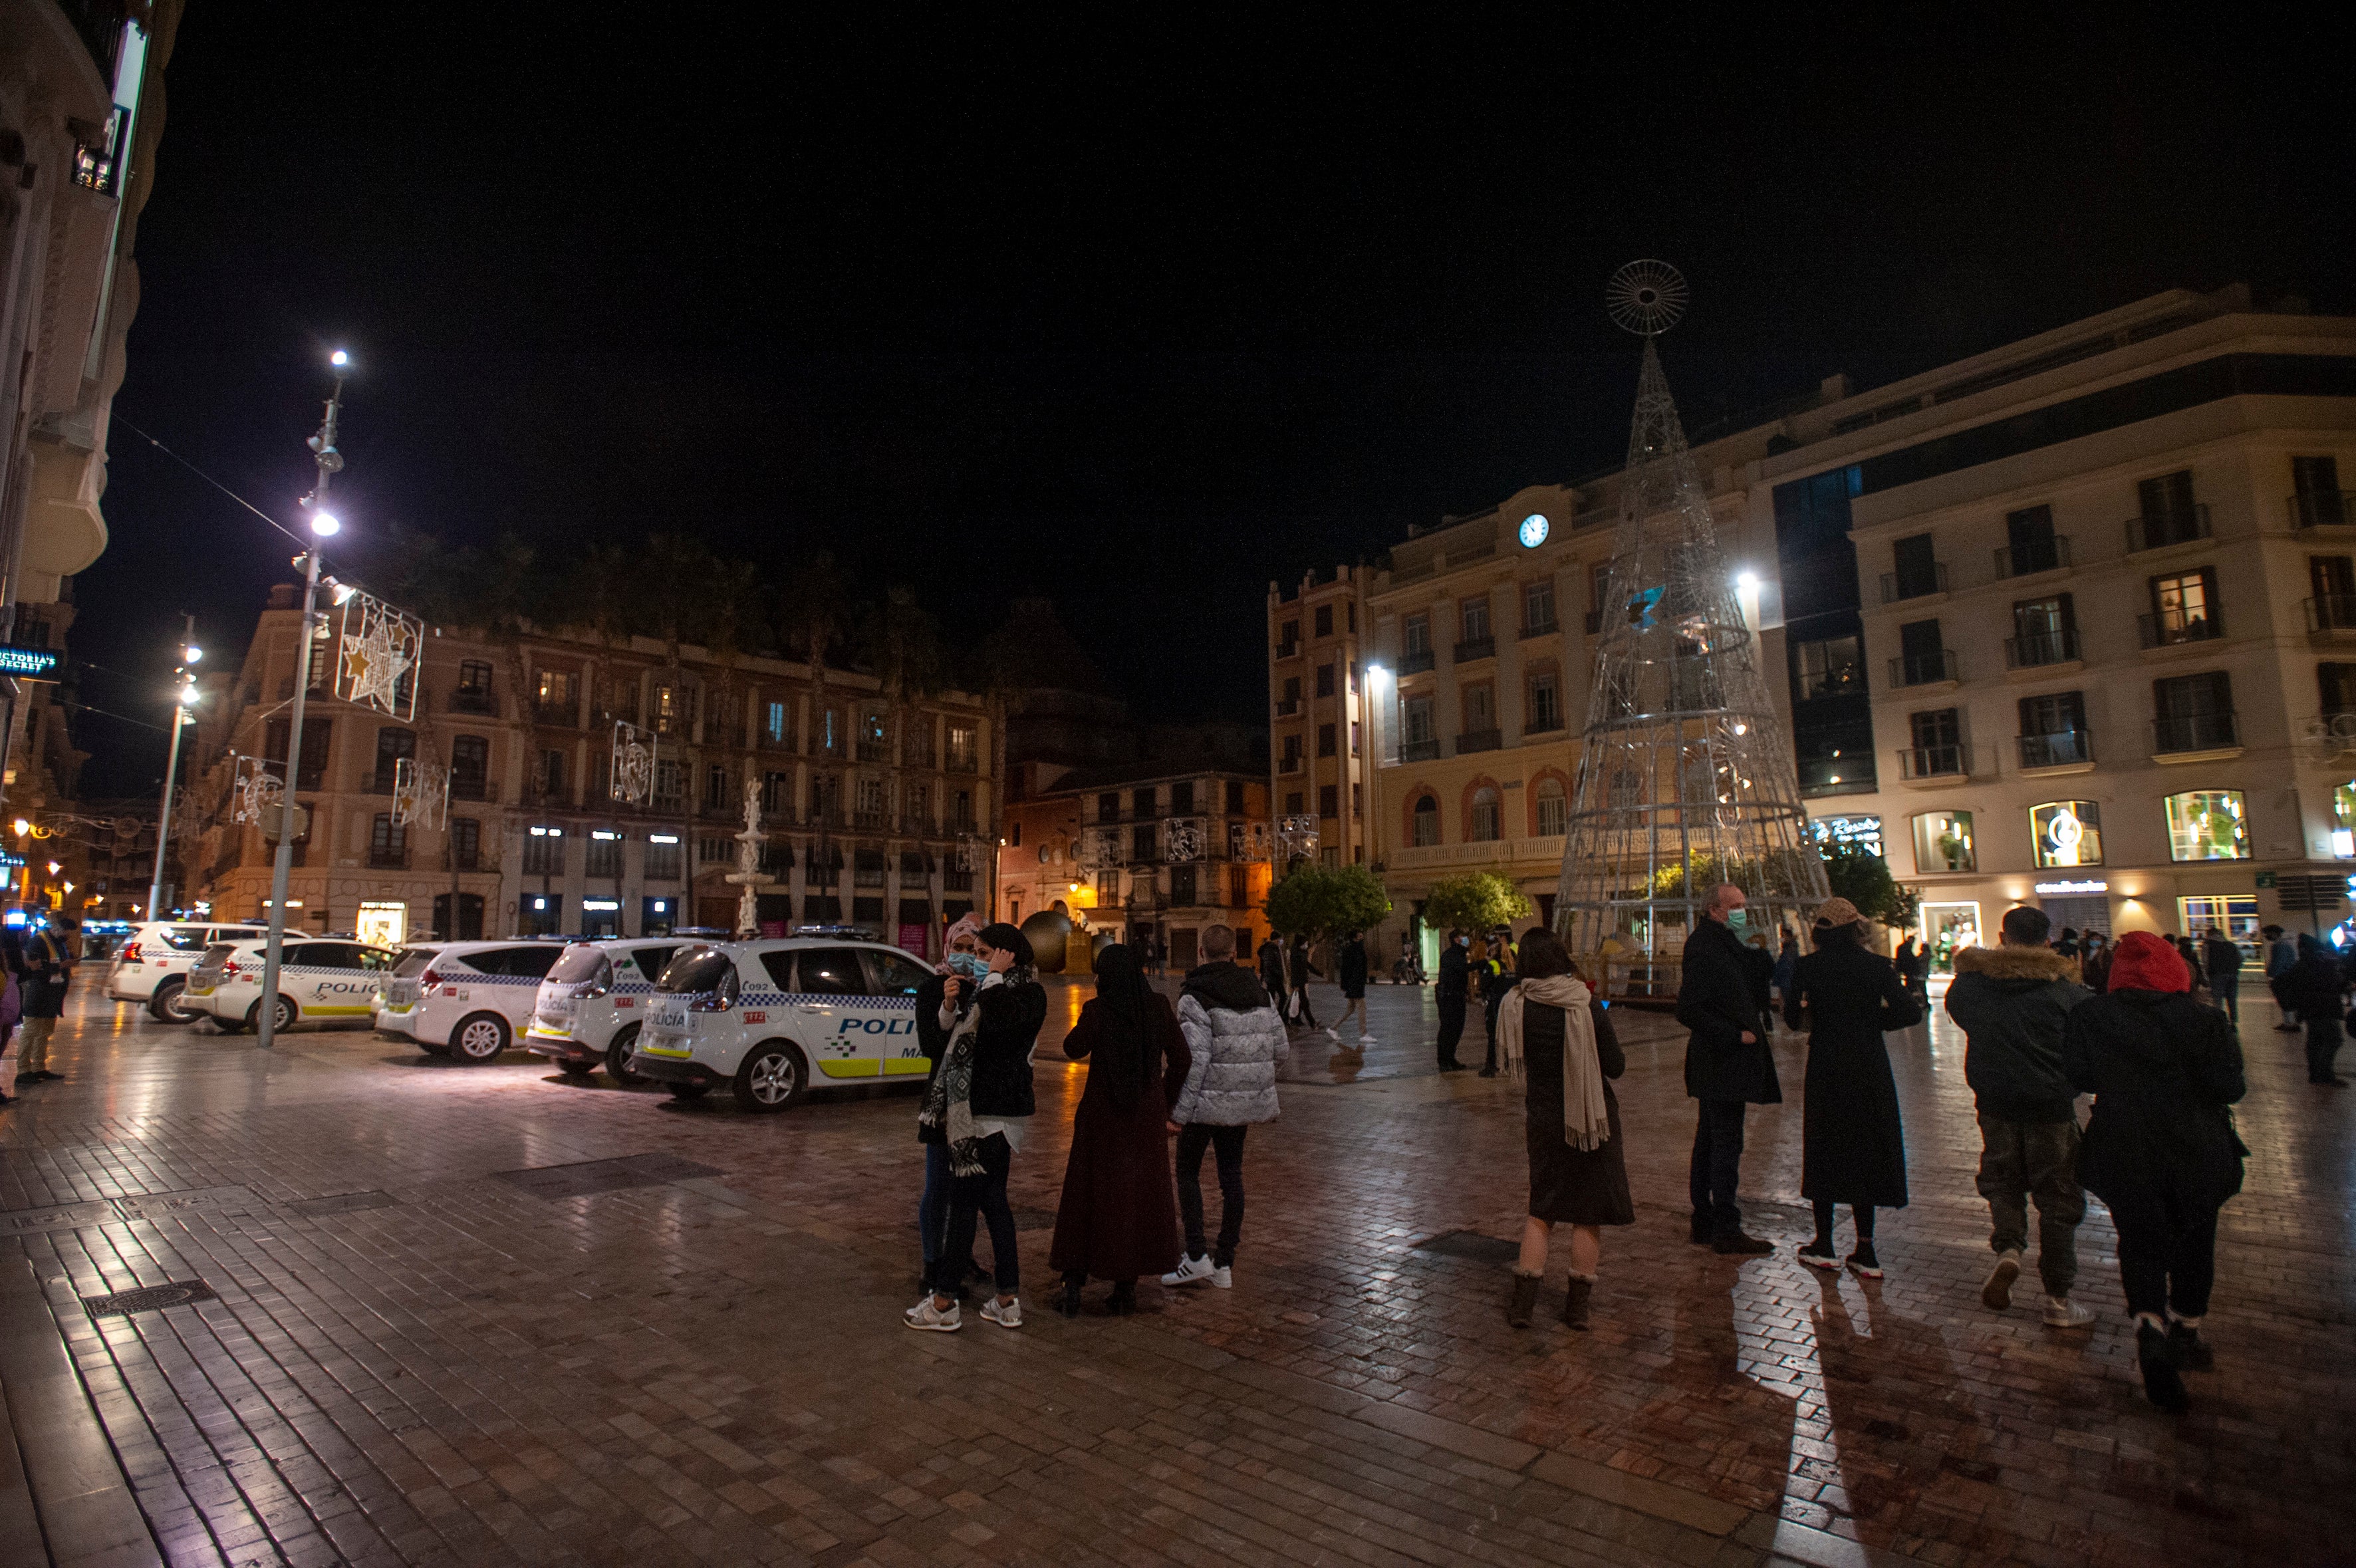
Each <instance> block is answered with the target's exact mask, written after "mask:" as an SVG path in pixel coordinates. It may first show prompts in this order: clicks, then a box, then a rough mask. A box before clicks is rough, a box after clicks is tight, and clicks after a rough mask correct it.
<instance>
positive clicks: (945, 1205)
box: [916, 911, 990, 1290]
mask: <svg viewBox="0 0 2356 1568" xmlns="http://www.w3.org/2000/svg"><path fill="white" fill-rule="evenodd" d="M944 934H945V936H946V938H947V942H946V946H947V948H948V952H947V954H946V955H945V957H944V959H943V961H942V963H941V965H940V967H939V968H938V969H937V970H936V971H934V972H933V974H932V977H931V978H930V979H928V980H926V982H925V983H923V984H922V985H920V986H918V987H917V988H916V1048H917V1049H918V1050H920V1051H922V1052H924V1054H925V1060H926V1062H927V1063H929V1064H930V1069H929V1070H931V1071H934V1072H938V1071H939V1070H940V1066H941V1054H942V1053H943V1052H944V1051H946V1050H947V1049H948V1043H949V1032H948V1029H947V1028H946V1027H944V1026H942V1024H941V1021H940V1014H941V1001H942V998H943V997H944V996H945V995H946V994H947V993H948V978H949V976H951V975H953V974H961V975H963V976H965V978H966V979H968V980H970V981H975V982H979V981H980V979H981V977H982V976H983V975H985V974H988V973H989V972H990V971H989V970H988V969H986V968H985V967H983V965H982V961H981V958H980V951H979V950H980V946H981V922H980V920H977V919H975V918H973V915H972V913H971V912H970V911H969V912H967V913H966V914H964V915H961V916H959V917H958V920H957V923H956V924H955V925H952V926H951V927H949V929H948V931H947V932H946V933H944ZM916 1141H917V1142H918V1143H919V1144H922V1145H923V1146H924V1150H925V1194H924V1196H923V1197H920V1198H918V1199H917V1200H916V1234H917V1237H918V1238H919V1240H920V1241H921V1243H922V1246H923V1249H924V1258H925V1270H924V1276H923V1283H924V1285H925V1287H926V1289H927V1290H929V1289H930V1288H931V1287H932V1283H933V1264H934V1262H935V1260H936V1259H937V1258H938V1257H939V1255H940V1250H941V1246H942V1243H944V1242H945V1241H947V1240H948V1232H949V1188H950V1187H951V1186H952V1184H953V1182H954V1180H955V1178H954V1177H953V1176H950V1174H949V1146H948V1140H947V1139H945V1138H943V1137H942V1136H941V1134H940V1133H939V1131H938V1130H937V1129H936V1128H931V1127H926V1126H923V1125H921V1124H919V1125H918V1127H917V1128H916ZM979 1273H980V1270H979V1269H977V1268H975V1267H974V1266H973V1264H972V1263H971V1262H968V1263H967V1264H966V1265H965V1267H964V1268H963V1269H961V1270H960V1271H959V1272H958V1278H959V1279H961V1280H962V1279H971V1278H974V1277H976V1276H977V1275H978V1274H979Z"/></svg>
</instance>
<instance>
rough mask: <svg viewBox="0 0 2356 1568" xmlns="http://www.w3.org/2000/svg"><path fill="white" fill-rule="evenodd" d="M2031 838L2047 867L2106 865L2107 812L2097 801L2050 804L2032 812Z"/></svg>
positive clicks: (2051, 802)
mask: <svg viewBox="0 0 2356 1568" xmlns="http://www.w3.org/2000/svg"><path fill="white" fill-rule="evenodd" d="M2029 841H2030V843H2031V844H2032V846H2033V847H2034V848H2035V850H2036V852H2037V864H2038V865H2039V866H2040V867H2044V866H2055V865H2061V866H2068V865H2102V864H2103V809H2102V807H2101V806H2100V805H2098V804H2096V803H2095V802H2094V801H2093V800H2048V801H2047V802H2046V803H2045V804H2043V805H2041V806H2031V807H2029Z"/></svg>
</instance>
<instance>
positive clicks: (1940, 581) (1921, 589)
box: [1881, 552, 2001, 605]
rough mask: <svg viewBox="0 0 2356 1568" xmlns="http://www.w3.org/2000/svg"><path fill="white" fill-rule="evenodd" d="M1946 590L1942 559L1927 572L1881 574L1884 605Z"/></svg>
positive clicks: (1945, 576) (1945, 570) (1924, 597)
mask: <svg viewBox="0 0 2356 1568" xmlns="http://www.w3.org/2000/svg"><path fill="white" fill-rule="evenodd" d="M1999 553H2001V552H1999ZM1946 591H1947V564H1946V563H1945V562H1944V561H1934V562H1933V563H1932V564H1931V569H1930V570H1929V571H1927V572H1924V571H1919V570H1918V571H1913V572H1884V573H1883V574H1882V575H1881V602H1882V603H1883V604H1885V605H1894V604H1897V603H1899V602H1900V601H1901V600H1903V599H1927V598H1929V597H1930V596H1932V595H1933V594H1944V593H1945V592H1946Z"/></svg>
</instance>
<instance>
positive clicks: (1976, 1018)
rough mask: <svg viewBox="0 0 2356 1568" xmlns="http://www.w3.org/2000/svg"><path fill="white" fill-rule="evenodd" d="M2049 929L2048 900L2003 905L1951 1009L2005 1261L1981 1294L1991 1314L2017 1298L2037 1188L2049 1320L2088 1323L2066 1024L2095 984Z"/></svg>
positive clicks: (1959, 965) (1950, 996)
mask: <svg viewBox="0 0 2356 1568" xmlns="http://www.w3.org/2000/svg"><path fill="white" fill-rule="evenodd" d="M1999 929H2000V930H2001V931H2002V933H2003V936H2002V940H2001V941H2000V942H1999V944H1998V945H1997V947H1994V948H1965V949H1964V950H1963V951H1961V952H1959V953H1957V954H1956V955H1955V978H1954V983H1952V984H1951V985H1949V986H1948V987H1947V1016H1949V1017H1950V1018H1953V1019H1954V1021H1955V1022H1956V1023H1957V1024H1959V1025H1961V1026H1963V1030H1964V1039H1965V1046H1964V1081H1965V1082H1966V1083H1968V1084H1970V1085H1971V1086H1972V1098H1973V1101H1974V1102H1975V1105H1976V1109H1977V1112H1978V1114H1979V1123H1980V1174H1979V1190H1980V1196H1981V1197H1985V1198H1987V1204H1988V1214H1989V1216H1990V1218H1991V1219H1992V1220H1993V1222H1994V1227H1995V1229H1994V1230H1993V1232H1992V1233H1991V1235H1990V1236H1989V1238H1988V1246H1989V1248H1990V1249H1991V1250H1992V1251H1995V1253H1996V1267H1995V1268H1994V1269H1993V1270H1992V1271H1990V1272H1989V1274H1988V1277H1987V1283H1984V1284H1982V1285H1981V1286H1980V1301H1981V1303H1982V1305H1986V1306H1987V1308H1988V1309H1989V1310H1990V1311H1992V1312H2002V1311H2004V1310H2005V1309H2006V1308H2008V1307H2009V1306H2010V1305H2012V1282H2013V1281H2014V1280H2016V1279H2018V1278H2019V1277H2020V1261H2021V1253H2022V1252H2023V1251H2026V1250H2027V1248H2028V1246H2029V1199H2030V1198H2031V1197H2034V1198H2036V1200H2037V1272H2038V1274H2039V1275H2040V1278H2042V1279H2043V1281H2044V1282H2045V1297H2046V1301H2045V1321H2046V1324H2047V1325H2048V1326H2051V1327H2054V1328H2083V1327H2084V1326H2086V1325H2087V1324H2089V1323H2092V1322H2093V1321H2094V1314H2093V1313H2092V1312H2090V1311H2088V1310H2087V1309H2086V1308H2085V1307H2084V1306H2083V1305H2079V1304H2078V1303H2076V1302H2073V1301H2072V1300H2071V1299H2070V1289H2071V1286H2072V1285H2073V1284H2075V1283H2077V1279H2078V1225H2079V1222H2080V1221H2082V1220H2083V1219H2085V1218H2086V1193H2085V1189H2084V1188H2083V1187H2080V1186H2079V1185H2078V1114H2077V1109H2076V1101H2077V1090H2074V1089H2072V1088H2071V1086H2070V1075H2069V1074H2068V1073H2066V1072H2064V1071H2062V1070H2061V1029H2062V1026H2063V1024H2064V1023H2065V1022H2067V1020H2068V1019H2069V1016H2070V1010H2071V1009H2072V1008H2073V1007H2075V1006H2077V1005H2078V1004H2080V1003H2082V1002H2083V1001H2085V1000H2086V999H2087V997H2088V995H2089V994H2090V993H2089V992H2088V991H2087V990H2086V988H2085V987H2084V986H2083V985H2080V984H2078V983H2076V982H2074V981H2072V979H2071V978H2070V970H2071V963H2070V961H2069V960H2068V959H2067V958H2065V957H2063V956H2062V954H2061V951H2060V950H2057V949H2051V948H2047V947H2045V946H2044V945H2043V943H2044V940H2045V933H2046V931H2047V930H2048V929H2051V920H2050V919H2048V918H2047V917H2046V914H2045V911H2043V910H2042V909H2034V908H2029V906H2027V905H2022V906H2021V907H2020V908H2017V909H2008V910H2006V911H2005V916H2004V922H2003V924H2002V926H2001V927H2000V928H1999Z"/></svg>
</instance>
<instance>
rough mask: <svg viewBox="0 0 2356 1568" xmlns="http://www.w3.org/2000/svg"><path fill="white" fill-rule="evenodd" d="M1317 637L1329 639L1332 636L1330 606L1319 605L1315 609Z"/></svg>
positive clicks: (1331, 610)
mask: <svg viewBox="0 0 2356 1568" xmlns="http://www.w3.org/2000/svg"><path fill="white" fill-rule="evenodd" d="M1317 635H1318V636H1319V637H1331V636H1333V606H1332V605H1319V606H1318V607H1317Z"/></svg>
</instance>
